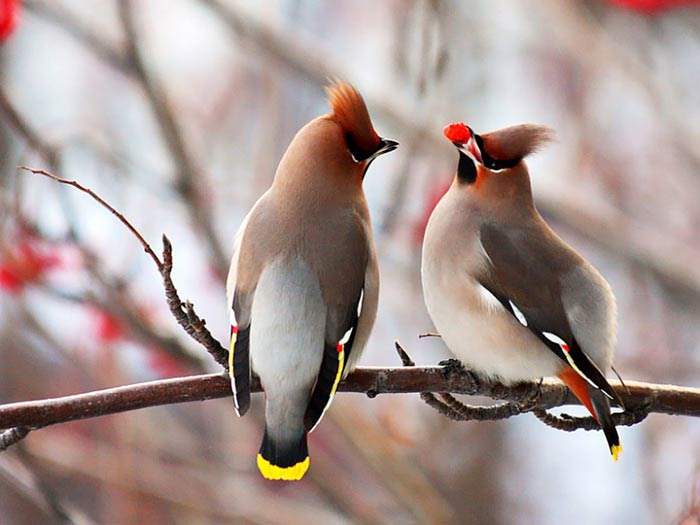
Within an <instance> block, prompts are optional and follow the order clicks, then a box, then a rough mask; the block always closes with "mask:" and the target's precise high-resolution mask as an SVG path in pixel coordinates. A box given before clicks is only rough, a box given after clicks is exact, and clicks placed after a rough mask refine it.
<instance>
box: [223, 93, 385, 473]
mask: <svg viewBox="0 0 700 525" xmlns="http://www.w3.org/2000/svg"><path fill="white" fill-rule="evenodd" d="M327 94H328V99H329V102H330V106H331V112H330V113H329V114H327V115H324V116H321V117H318V118H316V119H314V120H312V121H311V122H309V123H308V124H307V125H306V126H304V127H303V128H302V129H301V130H300V131H299V132H298V133H297V134H296V136H295V137H294V139H292V142H291V144H290V145H289V147H288V148H287V151H286V152H285V154H284V156H283V157H282V160H281V161H280V164H279V166H278V167H277V172H276V173H275V178H274V181H273V183H272V186H271V187H270V188H269V189H268V190H267V192H266V193H265V194H264V195H263V196H262V197H261V198H260V199H259V200H258V201H257V202H256V203H255V205H254V206H253V208H252V209H251V211H250V212H249V213H248V215H247V216H246V218H245V219H244V221H243V224H242V225H241V227H240V229H239V230H238V233H237V235H236V240H235V244H234V255H233V259H232V261H231V269H230V271H229V275H228V279H227V296H228V308H229V309H230V313H231V343H230V349H229V374H230V377H231V386H232V390H233V401H234V406H235V409H236V412H237V413H238V414H239V415H240V416H242V415H243V414H245V412H246V411H247V410H248V407H249V405H250V378H251V372H254V373H256V374H257V375H258V376H259V377H260V381H261V383H262V387H263V390H264V391H265V401H266V402H265V433H264V437H263V440H262V445H261V447H260V452H259V454H258V456H257V465H258V469H259V470H260V473H261V474H262V475H263V477H265V478H267V479H282V480H298V479H301V478H302V477H303V476H304V474H305V473H306V471H307V470H308V468H309V455H308V450H307V440H306V438H307V433H308V432H311V431H312V430H313V428H314V427H315V426H316V425H317V424H318V422H319V420H320V419H321V417H322V416H323V414H324V412H325V411H326V409H327V408H328V406H329V405H330V402H331V400H332V399H333V396H334V394H335V391H336V388H337V386H338V383H339V382H340V380H341V379H342V378H344V377H345V376H346V375H347V374H348V373H349V372H350V371H351V370H352V369H353V368H354V366H355V363H356V362H357V360H358V359H359V357H360V354H361V353H362V350H363V347H364V346H365V344H366V343H367V339H368V337H369V333H370V331H371V329H372V325H373V324H374V319H375V316H376V313H377V301H378V294H379V272H378V268H377V257H376V253H375V247H374V241H373V239H372V231H371V225H370V217H369V211H368V209H367V202H366V201H365V196H364V192H363V190H362V181H363V178H364V176H365V173H366V171H367V168H368V167H369V165H370V164H371V162H372V161H373V160H374V159H375V158H377V157H378V156H379V155H381V154H383V153H387V152H389V151H393V150H394V149H396V147H397V146H398V143H397V142H394V141H392V140H388V139H383V138H381V137H380V136H379V135H377V133H376V131H375V130H374V128H373V126H372V122H371V120H370V117H369V113H368V111H367V107H366V106H365V103H364V101H363V99H362V97H361V95H360V94H359V93H358V92H357V91H356V90H355V89H354V88H353V87H351V86H349V85H348V84H344V83H335V84H333V85H332V86H330V87H329V88H327Z"/></svg>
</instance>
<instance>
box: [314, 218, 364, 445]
mask: <svg viewBox="0 0 700 525" xmlns="http://www.w3.org/2000/svg"><path fill="white" fill-rule="evenodd" d="M329 225H330V227H329V228H328V229H326V230H319V232H318V233H317V235H319V237H318V238H314V239H312V245H313V246H314V247H319V248H320V249H322V250H323V253H315V254H314V253H310V254H309V256H310V257H311V258H312V260H313V261H314V266H315V267H316V271H317V273H318V275H319V281H320V283H321V290H322V293H323V296H324V301H325V303H326V307H327V308H328V312H327V319H326V336H325V346H324V352H323V360H322V362H321V369H320V370H319V374H318V378H317V380H316V385H315V386H314V389H313V392H312V394H311V399H310V401H309V404H308V406H307V409H306V414H305V417H304V425H305V427H306V429H307V430H308V431H309V432H310V431H311V430H313V429H314V428H315V427H316V425H318V423H319V421H320V420H321V418H322V417H323V414H324V413H325V411H326V410H327V409H328V407H329V406H330V404H331V401H332V400H333V397H334V396H335V392H336V389H337V388H338V383H340V380H341V379H342V378H343V377H344V376H345V375H346V374H345V371H346V369H347V368H348V364H351V363H350V356H351V354H352V353H353V351H354V350H355V347H356V344H355V343H356V339H357V338H356V336H357V335H358V324H359V323H360V321H361V320H362V319H363V318H364V316H363V311H364V309H365V307H367V310H368V311H371V310H372V309H373V308H374V307H376V305H375V304H374V301H375V300H376V296H375V294H374V292H376V287H377V284H376V283H375V282H374V281H373V278H372V276H371V275H369V278H368V269H369V266H370V264H369V263H370V259H371V257H372V256H371V240H370V234H369V233H368V231H369V230H368V229H369V224H368V223H367V222H366V221H364V220H363V219H362V217H361V216H360V215H357V214H350V215H346V216H339V218H338V222H337V223H335V224H334V223H333V222H332V221H331V222H330V223H329ZM361 328H364V327H363V326H362V327H361ZM359 336H360V337H359V338H360V340H361V341H360V346H361V345H364V342H366V341H365V340H364V339H366V337H365V336H366V334H359ZM360 350H361V348H359V350H358V351H360ZM355 361H356V359H353V362H355Z"/></svg>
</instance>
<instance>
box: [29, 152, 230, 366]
mask: <svg viewBox="0 0 700 525" xmlns="http://www.w3.org/2000/svg"><path fill="white" fill-rule="evenodd" d="M19 168H20V169H22V170H25V171H28V172H30V173H33V174H36V175H43V176H44V177H48V178H49V179H52V180H54V181H56V182H60V183H62V184H67V185H69V186H73V187H74V188H77V189H78V190H80V191H82V192H84V193H87V194H88V195H90V197H92V198H93V199H95V200H96V201H97V202H98V203H99V204H100V205H102V206H103V207H104V208H105V209H107V210H108V211H109V212H110V213H111V214H112V215H114V216H115V217H117V219H119V221H120V222H121V223H122V224H123V225H124V226H126V228H127V229H128V230H129V231H130V232H131V233H132V234H133V235H134V237H136V239H137V240H138V241H139V243H140V244H141V246H142V247H143V249H144V251H145V252H146V253H147V254H148V255H149V256H150V258H151V259H152V260H153V262H154V263H155V265H156V267H157V269H158V272H159V273H160V274H161V277H162V278H163V286H164V288H165V296H166V300H167V303H168V307H169V308H170V311H171V313H172V314H173V316H174V317H175V320H176V321H177V322H178V324H179V325H180V326H181V327H182V328H183V329H184V330H185V331H186V332H187V333H188V334H189V335H190V336H191V337H192V338H193V339H194V340H195V341H197V342H198V343H199V344H201V345H202V346H203V347H204V348H205V349H206V350H207V352H209V354H211V355H212V357H213V358H214V359H215V360H216V362H217V363H219V364H220V365H221V366H223V367H224V369H226V368H227V367H228V358H227V356H228V352H227V351H226V350H225V349H224V347H223V346H222V345H221V344H220V343H219V342H218V341H217V340H216V339H215V338H214V336H212V335H211V333H210V332H209V330H208V329H207V328H206V321H204V320H203V319H200V318H199V317H198V316H197V314H196V312H195V311H194V307H193V306H192V304H191V303H189V302H188V303H183V302H182V300H181V299H180V296H179V294H178V292H177V289H176V288H175V284H174V283H173V280H172V277H171V272H172V268H173V258H172V245H171V243H170V241H169V240H168V238H167V237H166V236H165V235H163V260H162V261H161V260H160V259H159V258H158V256H157V255H156V253H155V252H154V251H153V248H152V247H151V245H150V244H149V243H148V241H146V239H145V238H144V237H143V235H141V233H140V232H139V231H138V230H137V229H136V227H135V226H134V225H133V224H131V222H129V220H128V219H127V218H126V217H125V216H124V215H123V214H122V213H120V212H118V211H117V210H116V209H115V208H114V207H113V206H112V205H111V204H109V203H108V202H107V201H106V200H104V199H103V198H102V197H100V196H99V195H98V194H97V193H95V192H94V191H93V190H91V189H90V188H88V187H86V186H83V185H82V184H80V183H79V182H78V181H75V180H68V179H64V178H63V177H59V176H58V175H54V174H53V173H50V172H48V171H46V170H43V169H35V168H30V167H27V166H20V167H19ZM183 307H184V309H183Z"/></svg>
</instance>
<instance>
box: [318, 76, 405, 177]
mask: <svg viewBox="0 0 700 525" xmlns="http://www.w3.org/2000/svg"><path fill="white" fill-rule="evenodd" d="M326 93H327V95H328V101H329V103H330V106H331V114H330V118H331V119H332V120H333V121H335V122H336V123H337V124H338V125H339V126H340V128H341V130H342V132H343V137H344V140H345V144H346V146H347V150H348V151H349V152H350V155H351V156H352V160H353V161H354V162H355V163H358V164H361V165H362V166H363V174H364V172H366V171H367V168H368V167H369V165H370V163H371V162H372V161H373V160H374V159H376V158H377V157H379V156H380V155H383V154H384V153H389V152H390V151H394V150H395V149H396V148H397V147H398V146H399V143H398V142H396V141H395V140H391V139H386V138H382V137H380V136H379V135H378V134H377V132H376V131H375V130H374V126H372V120H371V119H370V117H369V112H368V111H367V106H366V105H365V101H364V100H363V99H362V95H360V93H359V92H358V91H357V90H356V89H355V88H354V87H352V86H351V85H350V84H347V83H345V82H334V83H333V84H331V85H330V86H328V87H327V88H326Z"/></svg>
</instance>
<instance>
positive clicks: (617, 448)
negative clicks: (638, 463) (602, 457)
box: [610, 445, 622, 461]
mask: <svg viewBox="0 0 700 525" xmlns="http://www.w3.org/2000/svg"><path fill="white" fill-rule="evenodd" d="M610 454H612V458H613V461H617V460H619V459H620V454H622V445H613V446H612V447H610Z"/></svg>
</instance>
